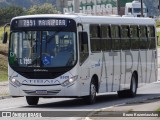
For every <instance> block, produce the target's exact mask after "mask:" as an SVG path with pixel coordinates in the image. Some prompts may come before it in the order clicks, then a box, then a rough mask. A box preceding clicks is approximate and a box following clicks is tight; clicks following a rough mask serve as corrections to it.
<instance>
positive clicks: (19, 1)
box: [0, 0, 56, 8]
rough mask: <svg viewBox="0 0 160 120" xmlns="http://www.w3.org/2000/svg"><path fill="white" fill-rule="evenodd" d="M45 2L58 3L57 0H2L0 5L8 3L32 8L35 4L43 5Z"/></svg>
mask: <svg viewBox="0 0 160 120" xmlns="http://www.w3.org/2000/svg"><path fill="white" fill-rule="evenodd" d="M44 3H51V4H53V5H55V4H56V0H0V7H5V6H8V5H16V6H21V7H23V8H30V7H31V6H33V5H41V4H44Z"/></svg>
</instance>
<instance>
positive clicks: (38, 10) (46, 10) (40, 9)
mask: <svg viewBox="0 0 160 120" xmlns="http://www.w3.org/2000/svg"><path fill="white" fill-rule="evenodd" d="M54 13H58V11H57V9H56V8H55V7H54V6H53V5H52V4H49V3H45V4H43V5H40V6H39V5H34V6H33V7H31V8H29V9H28V10H27V11H26V14H28V15H33V14H54Z"/></svg>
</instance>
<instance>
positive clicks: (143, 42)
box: [139, 26, 148, 49]
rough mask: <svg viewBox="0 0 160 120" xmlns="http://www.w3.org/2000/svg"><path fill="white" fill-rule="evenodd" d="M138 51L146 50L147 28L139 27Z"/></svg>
mask: <svg viewBox="0 0 160 120" xmlns="http://www.w3.org/2000/svg"><path fill="white" fill-rule="evenodd" d="M139 37H140V49H148V40H147V27H146V26H140V27H139Z"/></svg>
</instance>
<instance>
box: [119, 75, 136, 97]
mask: <svg viewBox="0 0 160 120" xmlns="http://www.w3.org/2000/svg"><path fill="white" fill-rule="evenodd" d="M117 93H118V97H120V98H124V97H126V98H128V97H135V96H136V94H137V77H136V75H135V74H134V73H133V74H132V78H131V84H130V89H129V90H122V91H118V92H117Z"/></svg>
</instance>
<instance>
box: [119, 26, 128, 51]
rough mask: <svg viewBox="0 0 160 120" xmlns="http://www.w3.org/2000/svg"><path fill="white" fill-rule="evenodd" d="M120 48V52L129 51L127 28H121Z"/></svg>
mask: <svg viewBox="0 0 160 120" xmlns="http://www.w3.org/2000/svg"><path fill="white" fill-rule="evenodd" d="M121 48H122V50H128V49H130V37H129V26H127V25H122V26H121Z"/></svg>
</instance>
